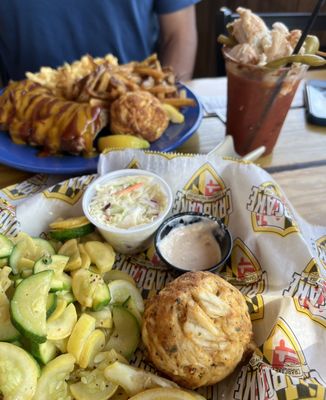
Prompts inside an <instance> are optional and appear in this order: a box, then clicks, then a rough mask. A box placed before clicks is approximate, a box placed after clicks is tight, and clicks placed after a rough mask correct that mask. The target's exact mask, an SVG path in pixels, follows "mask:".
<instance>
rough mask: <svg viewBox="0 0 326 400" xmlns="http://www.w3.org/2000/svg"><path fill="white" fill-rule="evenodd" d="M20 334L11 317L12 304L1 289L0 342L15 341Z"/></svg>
mask: <svg viewBox="0 0 326 400" xmlns="http://www.w3.org/2000/svg"><path fill="white" fill-rule="evenodd" d="M19 336H20V334H19V332H18V331H17V329H16V328H15V327H14V326H13V324H12V322H11V319H10V304H9V300H8V297H7V296H6V294H5V293H4V292H2V291H0V342H13V341H15V340H17V339H18V338H19Z"/></svg>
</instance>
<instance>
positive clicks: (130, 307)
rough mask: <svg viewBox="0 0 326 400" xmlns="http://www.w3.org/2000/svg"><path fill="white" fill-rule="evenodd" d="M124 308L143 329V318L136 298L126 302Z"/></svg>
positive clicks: (130, 298)
mask: <svg viewBox="0 0 326 400" xmlns="http://www.w3.org/2000/svg"><path fill="white" fill-rule="evenodd" d="M124 306H125V307H126V308H127V310H128V311H130V312H131V314H132V315H133V316H134V317H135V318H136V320H137V322H138V325H139V327H141V326H142V322H143V317H142V315H141V313H140V312H139V310H138V308H137V306H136V303H135V300H134V298H133V297H131V296H130V297H129V299H128V300H127V301H126V302H125V304H124Z"/></svg>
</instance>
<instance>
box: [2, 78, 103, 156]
mask: <svg viewBox="0 0 326 400" xmlns="http://www.w3.org/2000/svg"><path fill="white" fill-rule="evenodd" d="M107 122H108V115H107V111H105V110H104V109H102V108H101V107H99V106H92V105H91V104H89V103H77V102H74V101H69V100H66V99H64V98H61V97H58V96H55V95H53V94H52V92H51V90H50V89H48V88H46V87H43V86H41V85H40V84H38V83H35V82H33V81H30V80H23V81H19V82H11V83H10V84H9V85H8V87H7V88H6V89H5V91H4V92H3V94H2V95H1V96H0V127H1V129H4V130H7V131H9V133H10V136H11V138H12V140H13V141H14V142H15V143H16V144H29V145H31V146H37V147H40V149H41V150H42V152H43V154H44V155H46V154H58V153H62V152H68V153H71V154H83V155H84V156H88V155H92V152H93V141H94V139H95V137H96V135H97V134H98V132H99V131H100V130H101V129H102V128H103V127H104V126H105V125H106V124H107Z"/></svg>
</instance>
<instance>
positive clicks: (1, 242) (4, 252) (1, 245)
mask: <svg viewBox="0 0 326 400" xmlns="http://www.w3.org/2000/svg"><path fill="white" fill-rule="evenodd" d="M13 248H14V244H13V242H12V241H11V240H10V239H8V238H7V237H6V236H5V235H3V234H1V233H0V258H7V257H9V256H10V254H11V252H12V249H13Z"/></svg>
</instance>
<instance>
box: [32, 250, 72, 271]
mask: <svg viewBox="0 0 326 400" xmlns="http://www.w3.org/2000/svg"><path fill="white" fill-rule="evenodd" d="M68 261H69V257H67V256H61V255H58V254H54V255H52V256H44V257H42V258H40V259H39V260H37V261H36V262H35V264H34V270H33V272H34V274H37V273H38V272H41V271H47V270H49V269H52V270H53V272H54V273H55V276H56V275H60V274H62V272H63V271H64V269H65V266H66V265H67V264H68Z"/></svg>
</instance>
